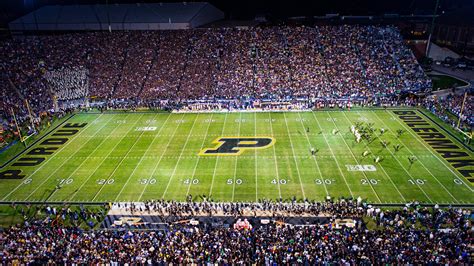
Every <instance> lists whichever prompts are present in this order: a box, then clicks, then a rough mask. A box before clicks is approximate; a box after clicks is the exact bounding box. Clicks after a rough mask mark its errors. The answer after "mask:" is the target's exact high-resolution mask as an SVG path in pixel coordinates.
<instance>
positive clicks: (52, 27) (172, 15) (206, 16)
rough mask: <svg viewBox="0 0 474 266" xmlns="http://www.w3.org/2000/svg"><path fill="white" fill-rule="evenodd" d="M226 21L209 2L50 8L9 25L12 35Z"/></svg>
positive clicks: (174, 26) (192, 25) (160, 27)
mask: <svg viewBox="0 0 474 266" xmlns="http://www.w3.org/2000/svg"><path fill="white" fill-rule="evenodd" d="M223 18H224V13H223V12H222V11H221V10H219V9H217V8H216V7H214V6H213V5H211V4H209V3H207V2H193V3H186V2H183V3H150V4H148V3H137V4H109V5H51V6H45V7H42V8H40V9H38V10H35V11H33V12H31V13H29V14H27V15H25V16H22V17H20V18H18V19H16V20H14V21H12V22H10V23H9V28H10V30H12V31H78V30H79V31H80V30H163V29H189V28H195V27H199V26H201V25H204V24H207V23H211V22H214V21H217V20H220V19H223ZM109 27H110V28H109Z"/></svg>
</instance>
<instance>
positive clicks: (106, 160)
mask: <svg viewBox="0 0 474 266" xmlns="http://www.w3.org/2000/svg"><path fill="white" fill-rule="evenodd" d="M358 121H359V122H366V123H374V127H375V128H377V129H380V128H385V129H387V132H386V133H384V134H383V135H381V134H380V132H377V134H376V136H377V139H375V140H374V141H373V142H371V143H370V144H368V143H367V141H362V142H361V143H356V142H355V140H354V136H353V135H352V133H351V132H350V126H351V125H353V124H354V123H356V122H358ZM67 122H68V123H83V122H86V123H87V125H86V126H85V127H83V128H82V129H81V130H80V131H79V132H78V133H77V134H75V135H74V136H71V137H70V138H69V140H68V141H67V142H66V143H65V144H63V145H61V146H58V147H59V149H58V150H57V151H55V152H54V153H53V154H52V155H48V156H45V158H46V159H45V161H43V162H42V163H41V164H39V165H38V166H35V167H20V169H21V170H22V171H23V174H24V175H26V177H24V178H23V179H3V180H0V199H1V201H48V202H63V201H67V202H117V201H144V200H149V199H161V198H164V199H174V200H178V201H184V200H185V199H186V195H188V194H191V195H192V196H193V197H195V199H196V200H199V199H200V196H202V195H205V196H206V197H209V196H210V197H211V198H212V199H213V200H215V201H256V200H259V199H263V198H266V199H278V198H280V197H281V198H283V199H290V198H292V197H293V196H295V197H296V198H297V199H303V198H308V199H315V200H324V198H325V197H326V196H327V195H330V196H332V197H336V198H338V197H351V196H352V197H358V196H360V197H362V198H364V199H367V200H368V201H370V202H374V203H404V202H408V201H413V200H418V201H420V202H424V203H454V204H466V203H469V204H472V203H474V197H473V196H474V194H473V186H472V184H471V183H470V182H469V181H468V180H466V179H465V178H464V177H462V175H461V174H459V173H458V172H457V171H456V170H455V169H454V168H452V167H451V166H450V164H449V163H448V162H447V161H446V160H445V159H443V158H442V157H441V156H440V155H439V154H437V153H436V152H435V151H434V150H433V149H432V148H431V147H429V146H428V145H427V144H426V143H425V142H424V140H422V139H421V138H420V137H418V136H417V135H416V134H415V133H414V132H413V130H411V129H410V128H408V127H407V126H406V125H405V124H404V123H403V122H402V121H401V120H400V119H399V118H398V117H397V116H395V115H394V114H393V112H392V111H390V110H381V109H365V110H364V109H359V110H352V111H316V112H286V113H283V112H273V113H268V112H258V113H255V112H240V113H237V112H236V113H201V114H195V113H193V114H169V113H151V112H150V113H146V112H145V113H106V114H100V113H89V114H85V113H80V114H77V115H75V116H74V117H72V118H71V119H69V120H68V121H67ZM143 127H150V128H152V129H153V127H156V128H155V130H154V131H138V130H137V129H138V128H142V129H143ZM435 127H437V126H435ZM307 128H309V132H308V131H307ZM398 129H404V130H405V131H406V132H405V133H404V134H402V136H401V137H400V138H397V137H396V130H398ZM334 130H339V133H336V134H334V132H333V131H334ZM50 135H51V134H50ZM226 136H227V137H235V136H246V137H254V136H265V137H273V138H274V139H275V143H274V145H272V146H270V147H268V148H265V149H248V150H244V151H243V152H242V154H240V155H238V156H200V155H199V153H200V151H201V150H202V149H204V148H215V147H216V144H215V143H213V141H214V140H216V138H218V137H226ZM381 140H385V141H389V142H390V147H389V148H383V147H382V145H381V144H380V141H381ZM396 144H400V146H401V149H400V150H399V151H395V150H394V149H393V148H392V146H393V145H396ZM38 145H39V144H36V146H34V147H37V146H38ZM34 147H33V148H34ZM311 147H315V148H316V149H317V150H318V151H317V154H316V155H315V156H312V155H311V153H310V149H311ZM30 150H31V148H30ZM366 150H368V151H370V152H371V154H370V155H369V156H367V157H364V156H363V155H362V154H363V153H364V151H366ZM466 152H468V151H466ZM411 155H414V156H416V157H417V158H418V160H417V161H416V162H415V163H414V164H413V165H410V162H409V160H408V157H409V156H411ZM377 156H380V158H382V161H381V162H379V163H375V162H374V158H375V157H377ZM469 156H471V157H472V156H473V155H472V153H470V152H469ZM19 158H21V156H20V157H19ZM15 161H18V158H17V159H16V160H14V161H13V162H11V163H9V164H8V165H7V166H6V167H4V168H3V169H2V170H8V169H14V168H15V167H14V166H11V165H12V164H13V163H15ZM353 165H373V166H374V167H375V171H353V170H354V169H352V171H349V169H350V167H348V166H353ZM16 168H18V167H16ZM352 168H353V167H352ZM372 170H374V169H372Z"/></svg>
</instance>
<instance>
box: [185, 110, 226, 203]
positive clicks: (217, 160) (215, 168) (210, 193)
mask: <svg viewBox="0 0 474 266" xmlns="http://www.w3.org/2000/svg"><path fill="white" fill-rule="evenodd" d="M226 122H227V113H225V117H224V125H223V126H222V131H221V135H223V134H224V129H225V123H226ZM201 148H202V147H201ZM219 157H220V156H217V158H216V163H215V164H214V173H212V182H211V188H210V190H209V198H210V197H211V196H212V188H213V187H214V178H215V176H216V170H217V163H218V162H219ZM188 191H189V189H188ZM188 193H189V192H188Z"/></svg>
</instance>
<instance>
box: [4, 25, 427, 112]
mask: <svg viewBox="0 0 474 266" xmlns="http://www.w3.org/2000/svg"><path fill="white" fill-rule="evenodd" d="M0 51H1V52H2V54H5V55H6V56H5V57H3V58H2V61H1V63H0V64H1V67H2V69H3V71H4V72H5V73H6V76H5V77H3V78H4V79H6V80H9V82H6V83H3V84H2V85H1V86H2V87H4V88H2V89H6V90H10V91H15V90H16V91H17V92H16V94H18V96H20V98H21V97H23V98H26V99H29V100H30V101H31V102H32V105H34V107H35V108H37V109H42V110H45V109H48V108H51V106H52V105H51V103H52V100H51V98H52V97H51V96H52V94H60V95H61V92H60V91H58V90H56V89H55V90H53V91H51V90H48V87H49V86H48V85H51V83H53V85H57V84H55V83H54V81H53V82H52V81H51V78H48V76H47V73H52V72H54V71H58V70H61V69H85V70H87V71H88V75H87V76H88V78H89V82H88V83H89V87H90V88H89V96H91V97H93V98H95V97H98V98H100V99H135V98H140V99H142V100H156V99H173V100H178V101H187V100H196V99H208V100H212V99H236V98H240V97H247V98H248V97H250V98H256V99H274V100H287V99H293V98H297V97H306V98H315V97H319V98H341V97H372V96H376V95H389V96H390V95H392V96H394V95H395V93H396V92H398V91H404V90H419V89H427V88H429V87H430V81H429V79H428V78H427V77H426V75H425V74H424V72H423V71H422V69H421V68H420V67H419V65H418V63H417V62H416V60H415V58H414V56H413V54H412V53H411V51H410V50H409V49H408V48H407V47H406V46H405V45H404V43H403V39H402V37H401V35H400V33H399V32H398V30H397V29H396V28H394V27H390V26H350V25H342V26H315V27H304V26H303V27H255V28H252V27H251V28H208V29H190V30H177V31H133V32H127V31H117V32H87V33H67V34H61V35H54V36H48V35H44V36H43V35H42V36H27V37H24V38H17V39H12V40H7V41H4V42H3V43H1V44H0ZM64 89H65V90H71V88H69V86H65V87H64ZM77 89H78V90H80V89H81V88H80V86H79V87H78V88H77ZM38 94H41V95H42V97H35V96H36V95H38ZM62 94H64V93H62ZM65 94H67V95H68V96H67V97H65V99H70V98H71V97H73V96H72V95H74V94H71V93H70V92H67V93H65ZM77 95H78V98H79V96H80V95H82V93H77ZM2 103H3V104H5V102H3V101H2Z"/></svg>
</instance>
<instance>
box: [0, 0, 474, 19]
mask: <svg viewBox="0 0 474 266" xmlns="http://www.w3.org/2000/svg"><path fill="white" fill-rule="evenodd" d="M157 2H158V3H159V2H186V1H166V0H165V1H159V0H158V1H157V0H140V1H133V0H67V1H64V0H63V1H60V0H13V1H3V2H2V3H0V11H1V12H0V14H1V15H2V17H3V18H8V19H9V20H11V19H12V18H15V17H18V16H21V15H23V14H26V13H28V12H31V11H33V10H35V9H38V8H40V7H43V6H46V5H69V4H106V3H108V4H115V3H157ZM188 2H210V3H212V4H213V5H214V6H216V7H218V8H219V9H221V10H222V11H224V12H225V15H226V19H243V20H248V19H254V18H255V16H258V15H265V16H269V17H271V18H275V19H285V18H288V17H292V16H322V15H325V14H340V15H354V16H364V15H373V16H376V15H383V14H400V15H411V14H414V15H431V14H433V11H434V6H435V1H434V0H399V1H390V2H386V1H377V0H334V1H326V0H324V1H322V0H319V1H311V2H310V1H302V0H300V1H287V0H285V1H282V0H276V1H272V2H269V1H250V0H242V1H216V0H210V1H188ZM472 8H474V1H471V0H440V1H439V9H438V11H439V14H442V12H446V13H449V12H450V11H453V10H459V9H472ZM466 19H467V20H468V19H469V18H467V17H466Z"/></svg>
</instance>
